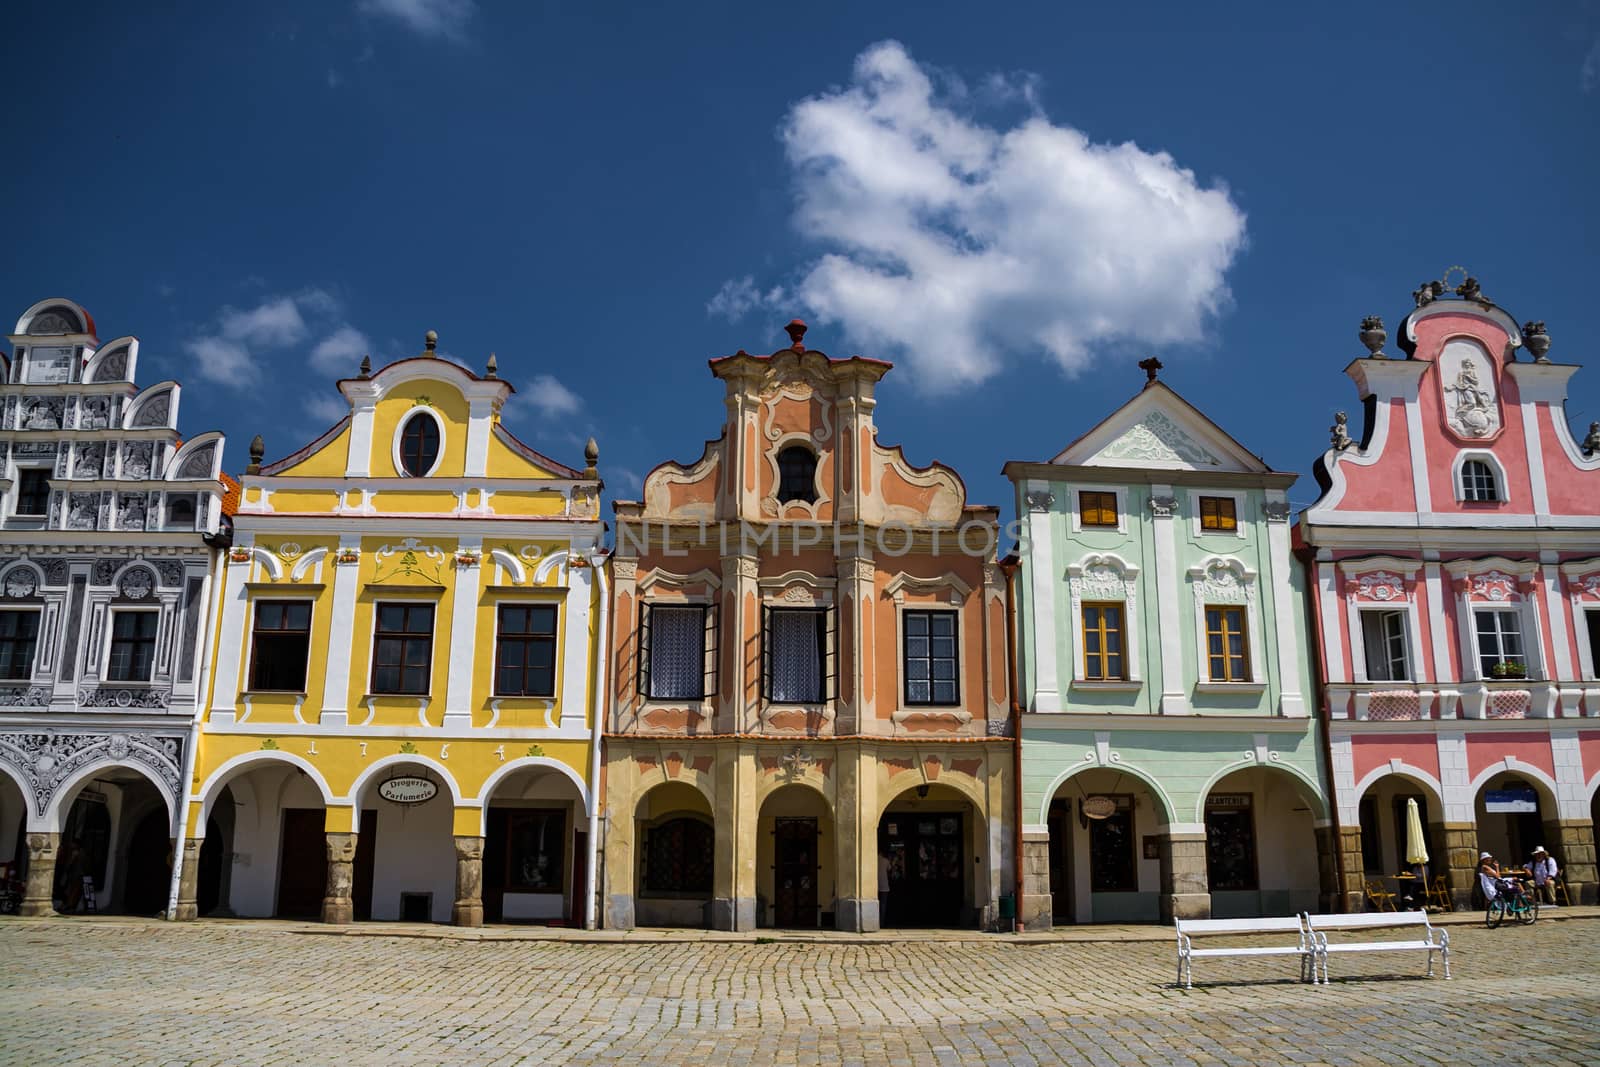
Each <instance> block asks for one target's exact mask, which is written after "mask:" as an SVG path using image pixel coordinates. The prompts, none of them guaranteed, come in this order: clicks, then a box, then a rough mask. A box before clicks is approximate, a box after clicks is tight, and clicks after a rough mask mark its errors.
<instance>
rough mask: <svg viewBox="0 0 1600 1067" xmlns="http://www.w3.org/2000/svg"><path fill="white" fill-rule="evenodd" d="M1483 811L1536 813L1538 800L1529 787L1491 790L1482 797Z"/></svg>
mask: <svg viewBox="0 0 1600 1067" xmlns="http://www.w3.org/2000/svg"><path fill="white" fill-rule="evenodd" d="M1483 810H1484V811H1501V812H1527V811H1531V812H1537V811H1538V810H1539V798H1538V796H1536V795H1535V794H1534V792H1533V789H1532V788H1531V787H1527V788H1522V789H1491V790H1489V791H1488V792H1487V793H1485V794H1484V795H1483Z"/></svg>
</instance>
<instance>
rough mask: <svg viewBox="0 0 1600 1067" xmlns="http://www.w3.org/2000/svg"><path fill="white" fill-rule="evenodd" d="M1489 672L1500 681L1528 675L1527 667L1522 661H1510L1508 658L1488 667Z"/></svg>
mask: <svg viewBox="0 0 1600 1067" xmlns="http://www.w3.org/2000/svg"><path fill="white" fill-rule="evenodd" d="M1489 673H1490V675H1492V676H1493V677H1494V678H1496V679H1497V680H1500V681H1506V680H1509V679H1517V678H1526V677H1527V676H1528V667H1527V665H1526V664H1523V663H1512V662H1510V661H1509V660H1501V661H1500V662H1499V663H1496V664H1495V665H1494V666H1493V667H1490V668H1489Z"/></svg>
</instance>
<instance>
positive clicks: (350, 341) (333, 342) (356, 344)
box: [308, 326, 372, 378]
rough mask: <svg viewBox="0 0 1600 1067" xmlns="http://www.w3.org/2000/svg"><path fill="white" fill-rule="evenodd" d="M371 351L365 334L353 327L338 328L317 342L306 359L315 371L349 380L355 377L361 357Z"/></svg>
mask: <svg viewBox="0 0 1600 1067" xmlns="http://www.w3.org/2000/svg"><path fill="white" fill-rule="evenodd" d="M371 351H372V346H371V344H369V343H368V342H367V335H366V334H364V333H362V332H361V331H360V330H358V329H356V328H355V327H354V326H340V327H339V328H338V329H337V330H334V331H333V332H332V333H330V334H329V335H328V336H327V337H324V338H323V339H322V340H320V341H318V342H317V344H316V346H315V347H313V348H312V349H311V355H310V356H309V357H308V359H309V360H310V362H311V365H312V366H313V367H315V368H316V369H317V370H320V371H324V372H326V373H328V374H334V375H337V376H338V377H340V378H349V377H353V376H354V375H355V373H356V368H357V367H359V366H360V364H361V357H362V356H364V355H366V354H368V353H369V352H371Z"/></svg>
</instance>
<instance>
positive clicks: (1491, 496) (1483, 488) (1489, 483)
mask: <svg viewBox="0 0 1600 1067" xmlns="http://www.w3.org/2000/svg"><path fill="white" fill-rule="evenodd" d="M1461 499H1463V500H1475V501H1495V500H1499V499H1500V485H1499V482H1498V481H1497V480H1496V479H1495V476H1494V468H1493V467H1491V466H1489V465H1488V464H1487V463H1485V462H1484V461H1483V460H1481V459H1469V460H1467V461H1466V462H1465V463H1463V464H1462V465H1461Z"/></svg>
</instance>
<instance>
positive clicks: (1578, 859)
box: [1545, 819, 1600, 904]
mask: <svg viewBox="0 0 1600 1067" xmlns="http://www.w3.org/2000/svg"><path fill="white" fill-rule="evenodd" d="M1555 830H1556V832H1555V833H1554V834H1553V835H1551V836H1553V837H1555V840H1554V841H1550V842H1547V843H1546V844H1545V847H1546V848H1548V849H1549V850H1550V851H1551V852H1552V853H1553V854H1554V856H1555V861H1556V864H1557V865H1558V866H1559V867H1560V868H1561V875H1562V877H1563V878H1565V879H1566V880H1567V892H1568V893H1569V894H1571V896H1572V902H1573V903H1574V904H1594V903H1596V902H1597V898H1600V872H1597V870H1596V867H1595V836H1594V823H1592V822H1590V821H1589V820H1588V819H1562V820H1560V821H1559V822H1557V823H1556V824H1555Z"/></svg>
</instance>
